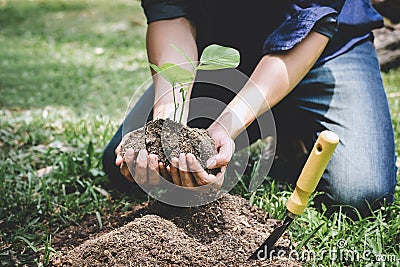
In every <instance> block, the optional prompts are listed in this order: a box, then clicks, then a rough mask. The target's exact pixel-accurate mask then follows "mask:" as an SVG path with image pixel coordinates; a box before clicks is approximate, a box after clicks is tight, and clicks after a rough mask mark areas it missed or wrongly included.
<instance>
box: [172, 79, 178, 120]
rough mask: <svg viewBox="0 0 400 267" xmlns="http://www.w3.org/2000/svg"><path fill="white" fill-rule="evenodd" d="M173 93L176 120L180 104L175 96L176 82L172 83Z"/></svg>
mask: <svg viewBox="0 0 400 267" xmlns="http://www.w3.org/2000/svg"><path fill="white" fill-rule="evenodd" d="M172 95H173V96H174V108H175V109H174V121H176V112H177V111H178V107H179V104H178V103H176V97H175V83H173V84H172Z"/></svg>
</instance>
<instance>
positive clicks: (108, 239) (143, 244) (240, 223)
mask: <svg viewBox="0 0 400 267" xmlns="http://www.w3.org/2000/svg"><path fill="white" fill-rule="evenodd" d="M107 220H108V221H107ZM96 222H97V221H96V220H95V219H94V218H91V224H93V225H94V226H92V227H90V226H87V225H86V226H81V227H77V226H73V227H70V228H68V229H65V230H63V231H61V232H60V233H59V234H58V235H56V236H55V237H54V239H53V247H54V248H55V249H56V250H57V251H58V252H60V253H61V254H60V255H58V256H57V255H53V257H52V259H51V266H302V264H301V263H300V262H294V261H289V260H288V258H287V256H286V257H285V256H282V257H279V258H277V257H274V258H273V259H267V260H264V261H255V260H248V257H249V256H250V255H251V254H252V253H253V252H254V251H255V250H256V249H257V248H258V246H259V245H260V244H262V242H263V241H264V240H265V239H266V238H267V237H268V236H269V234H270V232H271V231H272V230H273V229H274V228H275V227H277V226H278V225H279V224H280V221H277V220H274V219H271V218H269V216H268V214H267V213H266V212H265V211H263V210H261V209H258V208H256V207H255V206H252V205H251V204H250V203H249V202H248V201H247V200H245V199H243V198H241V197H238V196H232V195H229V194H227V195H225V196H224V197H223V198H221V199H219V200H217V201H215V202H213V203H211V204H208V205H205V206H202V207H198V208H177V207H171V206H167V205H165V204H162V203H160V202H157V201H151V202H150V203H147V204H142V205H140V206H137V207H135V208H133V209H132V210H130V211H128V212H123V213H120V214H114V215H112V216H109V217H107V218H105V219H103V224H104V227H103V229H102V230H98V232H97V233H96V231H95V229H99V227H97V226H96ZM289 243H290V242H289V239H288V236H287V235H284V236H283V237H282V238H281V239H280V240H279V241H278V243H277V248H278V249H280V250H283V251H286V252H287V253H286V255H288V253H289V245H290V244H289Z"/></svg>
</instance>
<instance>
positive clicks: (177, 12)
mask: <svg viewBox="0 0 400 267" xmlns="http://www.w3.org/2000/svg"><path fill="white" fill-rule="evenodd" d="M190 2H192V1H185V0H142V7H143V10H144V13H145V15H146V18H147V23H150V22H153V21H158V20H166V19H174V18H179V17H186V18H188V19H191V18H192V12H191V10H192V8H191V3H190Z"/></svg>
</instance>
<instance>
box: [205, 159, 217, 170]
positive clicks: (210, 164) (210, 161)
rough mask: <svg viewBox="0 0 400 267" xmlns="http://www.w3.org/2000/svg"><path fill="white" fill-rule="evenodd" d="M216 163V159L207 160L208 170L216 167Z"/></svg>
mask: <svg viewBox="0 0 400 267" xmlns="http://www.w3.org/2000/svg"><path fill="white" fill-rule="evenodd" d="M215 163H216V161H215V157H212V158H210V159H208V160H207V168H210V167H212V166H214V165H215Z"/></svg>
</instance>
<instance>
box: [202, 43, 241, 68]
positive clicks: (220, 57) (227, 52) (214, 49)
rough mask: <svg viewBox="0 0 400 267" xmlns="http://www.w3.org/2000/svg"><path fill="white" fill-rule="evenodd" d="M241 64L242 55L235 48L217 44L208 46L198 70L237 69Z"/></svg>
mask: <svg viewBox="0 0 400 267" xmlns="http://www.w3.org/2000/svg"><path fill="white" fill-rule="evenodd" d="M239 63H240V54H239V51H237V50H236V49H234V48H231V47H224V46H220V45H217V44H212V45H209V46H207V47H206V48H205V49H204V51H203V53H202V55H201V57H200V65H199V66H198V67H197V69H198V70H219V69H227V68H236V67H237V66H238V65H239Z"/></svg>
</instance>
